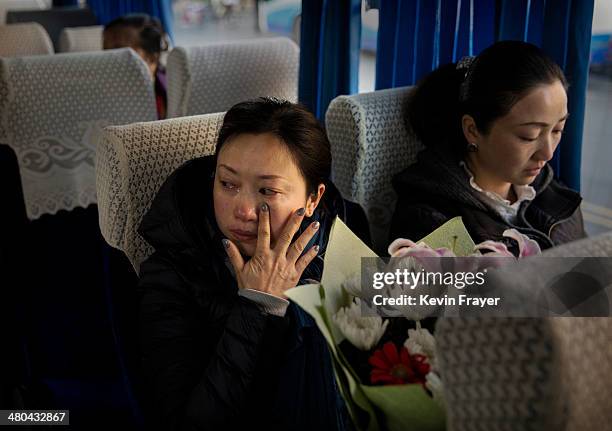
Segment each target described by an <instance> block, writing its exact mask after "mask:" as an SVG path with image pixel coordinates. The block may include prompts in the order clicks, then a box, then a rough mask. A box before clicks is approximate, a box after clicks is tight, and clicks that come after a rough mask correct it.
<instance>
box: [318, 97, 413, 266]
mask: <svg viewBox="0 0 612 431" xmlns="http://www.w3.org/2000/svg"><path fill="white" fill-rule="evenodd" d="M409 95H410V88H409V87H402V88H394V89H390V90H380V91H374V92H371V93H362V94H356V95H353V96H338V97H336V98H335V99H334V100H332V102H331V103H330V105H329V108H328V109H327V113H326V115H325V125H326V128H327V135H328V137H329V140H330V143H331V151H332V178H333V180H334V182H335V184H336V186H338V188H339V189H340V191H341V192H342V195H343V196H344V197H345V198H346V199H349V200H352V201H354V202H356V203H358V204H360V205H361V206H362V207H363V208H364V210H365V211H366V215H367V217H368V221H369V223H370V232H371V235H372V242H373V244H374V250H375V251H376V252H378V253H382V254H386V253H387V246H388V245H389V238H388V235H389V228H390V224H391V217H392V216H393V211H394V209H395V202H396V199H397V198H396V196H395V192H394V191H393V188H392V185H391V179H392V177H393V176H394V175H395V174H396V173H398V172H400V171H401V170H402V169H404V168H405V167H406V166H408V165H410V164H412V163H414V162H415V161H416V156H417V154H418V152H419V151H420V150H421V149H422V148H423V147H422V144H421V143H420V142H419V141H417V139H416V138H415V137H414V136H413V135H412V134H411V133H410V131H409V130H408V129H407V128H406V124H405V122H404V120H403V114H404V106H405V104H406V101H407V99H408V97H409Z"/></svg>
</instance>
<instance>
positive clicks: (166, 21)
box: [87, 0, 174, 40]
mask: <svg viewBox="0 0 612 431" xmlns="http://www.w3.org/2000/svg"><path fill="white" fill-rule="evenodd" d="M87 4H88V5H89V7H90V8H91V10H93V12H94V13H95V14H96V17H97V18H98V22H99V23H100V24H102V25H104V24H107V23H108V22H110V21H112V20H113V19H115V18H118V17H120V16H122V15H127V14H129V13H148V14H149V15H152V16H155V17H157V18H159V19H160V20H161V23H162V25H163V27H164V30H165V31H166V33H167V34H168V37H169V38H170V39H171V40H174V35H173V32H172V7H171V5H170V0H87Z"/></svg>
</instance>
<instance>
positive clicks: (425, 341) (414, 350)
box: [404, 325, 436, 370]
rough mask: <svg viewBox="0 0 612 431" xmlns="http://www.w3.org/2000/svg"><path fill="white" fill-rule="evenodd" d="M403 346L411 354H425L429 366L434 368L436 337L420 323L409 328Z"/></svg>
mask: <svg viewBox="0 0 612 431" xmlns="http://www.w3.org/2000/svg"><path fill="white" fill-rule="evenodd" d="M404 347H405V348H406V349H407V350H408V352H409V353H410V354H411V355H415V354H419V355H425V357H426V358H427V362H429V365H431V368H432V369H434V370H435V369H436V339H435V338H434V336H433V335H431V332H429V331H428V330H427V329H425V328H421V327H420V325H418V326H417V328H416V329H409V330H408V338H407V339H406V341H405V342H404Z"/></svg>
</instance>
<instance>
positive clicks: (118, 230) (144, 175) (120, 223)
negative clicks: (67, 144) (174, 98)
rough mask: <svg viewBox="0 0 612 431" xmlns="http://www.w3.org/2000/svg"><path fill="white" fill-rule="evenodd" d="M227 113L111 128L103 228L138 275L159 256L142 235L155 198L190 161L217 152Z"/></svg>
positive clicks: (103, 145) (101, 153) (101, 195)
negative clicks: (141, 228) (146, 262)
mask: <svg viewBox="0 0 612 431" xmlns="http://www.w3.org/2000/svg"><path fill="white" fill-rule="evenodd" d="M223 115H224V114H223V113H216V114H206V115H199V116H193V117H182V118H173V119H170V120H161V121H154V122H148V123H136V124H129V125H125V126H113V127H107V128H106V129H105V130H104V136H103V139H102V141H101V142H100V144H99V145H98V150H97V166H96V177H97V178H96V186H97V189H98V207H99V212H100V229H101V231H102V235H103V236H104V239H105V240H106V242H108V244H110V245H111V246H112V247H115V248H116V249H119V250H121V251H123V252H124V253H125V254H126V256H127V257H128V259H129V260H130V262H131V263H132V265H133V267H134V269H135V270H136V272H138V270H139V268H140V264H141V263H142V262H143V261H144V260H145V259H146V258H147V257H148V256H149V255H150V254H151V253H152V252H153V250H152V248H151V246H149V245H148V244H147V243H146V242H145V241H144V240H143V239H142V237H140V235H139V234H138V233H137V232H136V230H137V229H138V226H139V225H140V222H141V220H142V218H143V216H144V215H145V213H146V212H147V210H148V209H149V207H150V205H151V202H152V200H153V198H154V197H155V194H156V193H157V191H158V190H159V188H160V187H161V185H162V184H163V182H164V181H165V180H166V178H167V177H168V176H169V175H170V174H171V173H172V172H173V171H174V170H175V169H176V168H178V167H179V166H180V165H182V164H183V163H184V162H186V161H188V160H190V159H194V158H196V157H200V156H205V155H208V154H213V153H214V151H215V145H216V143H217V134H218V132H219V129H220V127H221V123H222V121H223Z"/></svg>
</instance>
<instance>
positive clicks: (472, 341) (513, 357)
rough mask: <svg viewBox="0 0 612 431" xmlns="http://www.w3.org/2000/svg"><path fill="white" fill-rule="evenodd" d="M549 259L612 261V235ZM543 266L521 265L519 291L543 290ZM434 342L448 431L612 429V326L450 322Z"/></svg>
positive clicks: (563, 321) (564, 321)
mask: <svg viewBox="0 0 612 431" xmlns="http://www.w3.org/2000/svg"><path fill="white" fill-rule="evenodd" d="M543 256H547V257H591V256H593V257H605V258H609V257H612V232H608V233H605V234H602V235H599V236H596V237H592V238H586V239H582V240H578V241H574V242H571V243H567V244H564V245H561V246H558V247H555V248H552V249H549V250H546V251H544V253H543ZM539 262H541V261H538V260H531V259H525V260H521V261H519V262H518V263H517V267H516V268H513V269H512V271H519V272H522V273H523V274H526V275H525V276H526V277H527V278H531V277H533V280H532V283H531V285H528V283H524V282H521V283H519V285H521V286H524V287H529V289H532V290H533V289H534V288H536V286H535V285H534V284H536V283H541V281H540V280H541V277H539V275H540V274H541V268H540V267H539V265H541V264H540V263H539ZM608 291H609V286H608ZM534 300H535V298H534ZM608 300H609V298H608ZM434 335H435V338H436V344H437V348H436V350H437V363H438V366H439V370H440V372H441V378H442V381H443V384H444V397H445V402H446V414H447V429H448V430H494V429H508V428H509V427H510V428H511V429H521V430H531V429H533V430H536V429H551V430H553V429H555V430H556V429H563V430H567V431H580V430H600V429H601V430H603V429H609V428H610V423H612V409H610V405H612V386H611V385H610V382H611V381H612V368H611V367H610V363H611V362H612V318H609V317H552V318H501V317H495V316H491V317H450V318H445V319H438V321H437V324H436V330H435V332H434ZM510 424H511V426H510Z"/></svg>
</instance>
